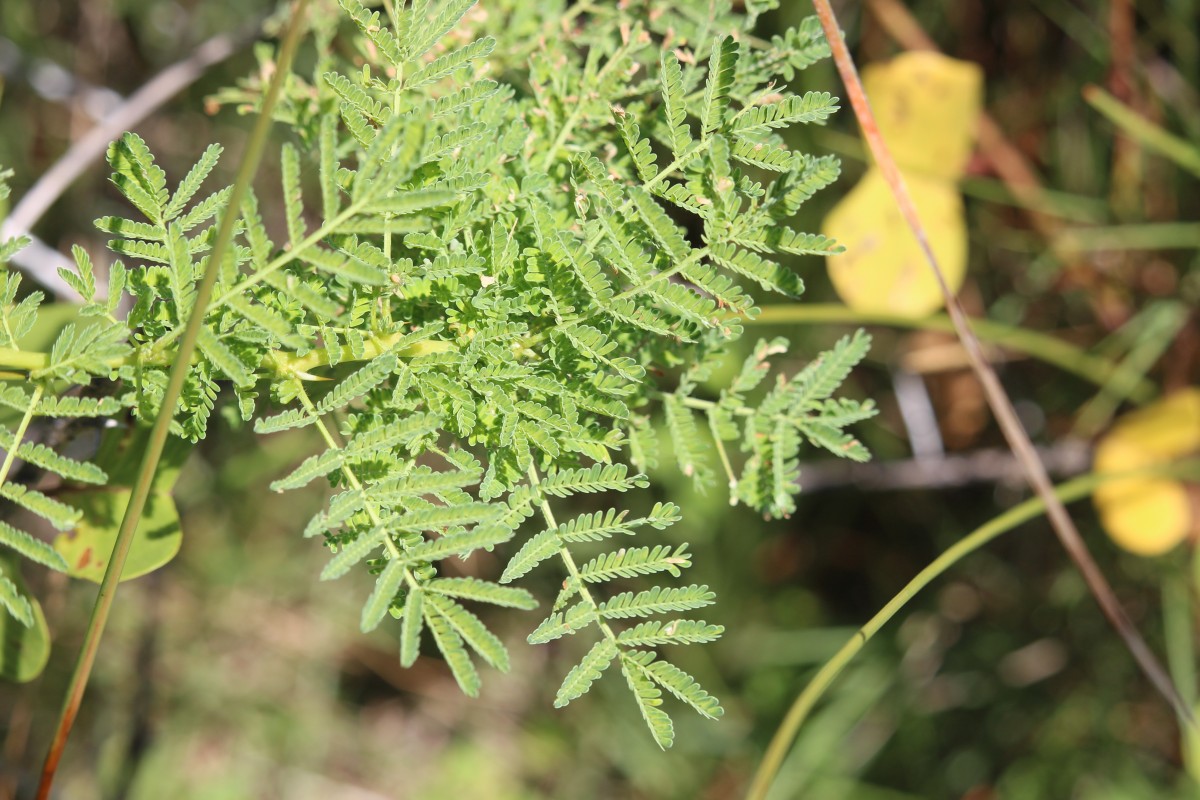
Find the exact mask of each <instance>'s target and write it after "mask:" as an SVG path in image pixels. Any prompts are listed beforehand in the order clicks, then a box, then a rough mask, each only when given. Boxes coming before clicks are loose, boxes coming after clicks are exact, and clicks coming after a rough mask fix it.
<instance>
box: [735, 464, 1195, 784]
mask: <svg viewBox="0 0 1200 800" xmlns="http://www.w3.org/2000/svg"><path fill="white" fill-rule="evenodd" d="M1148 474H1157V475H1163V476H1168V475H1169V476H1172V477H1195V476H1197V475H1200V462H1198V461H1189V462H1185V463H1182V464H1177V465H1175V466H1173V467H1167V468H1163V467H1157V468H1152V469H1142V470H1133V471H1129V472H1120V473H1105V474H1101V473H1094V472H1093V473H1089V474H1087V475H1083V476H1080V477H1078V478H1075V479H1074V480H1070V481H1067V482H1066V483H1063V484H1061V485H1059V486H1057V487H1055V490H1054V494H1055V496H1056V497H1057V498H1058V500H1059V501H1060V502H1062V503H1071V502H1074V501H1076V500H1079V499H1081V498H1084V497H1087V496H1088V495H1090V494H1092V492H1094V491H1095V490H1096V488H1097V487H1098V486H1100V484H1102V483H1104V482H1106V481H1110V480H1116V479H1119V478H1129V477H1134V476H1139V475H1148ZM1045 510H1046V503H1045V502H1044V501H1043V500H1042V499H1041V498H1037V497H1034V498H1030V499H1029V500H1026V501H1025V502H1023V503H1021V504H1020V505H1016V506H1013V507H1012V508H1010V509H1009V510H1008V511H1005V512H1004V513H1003V514H1001V515H999V516H998V517H995V518H993V519H992V520H991V521H989V522H987V523H986V524H984V525H982V526H980V527H979V528H976V529H975V530H974V531H972V532H971V533H969V534H967V535H966V536H965V537H963V538H962V539H960V540H959V541H957V542H955V543H954V544H953V545H951V546H950V547H949V548H948V549H947V550H946V551H945V552H944V553H942V554H941V555H940V556H938V557H937V558H936V559H935V560H934V561H933V562H932V563H931V564H930V565H929V566H927V567H925V569H923V570H921V571H920V572H919V573H917V575H916V577H914V578H913V579H912V580H911V581H909V582H908V584H907V585H906V586H905V587H904V588H903V589H901V590H900V591H899V592H898V593H897V594H896V596H895V597H893V598H892V599H891V600H889V601H888V603H887V605H885V606H884V607H883V608H881V609H880V610H879V612H878V613H877V614H876V615H875V616H873V617H871V619H870V620H869V621H868V622H867V624H865V625H863V626H862V627H861V628H859V630H858V632H857V633H855V634H854V636H852V637H851V638H850V640H849V641H848V642H846V644H844V645H842V648H841V649H840V650H838V651H837V652H836V653H835V654H834V655H833V657H832V658H830V659H829V660H828V661H826V662H825V664H824V666H822V667H821V669H820V670H819V671H818V672H817V674H816V675H815V676H814V677H813V679H812V680H811V681H809V683H808V685H807V686H805V687H804V691H802V692H801V693H800V695H799V696H798V697H797V698H796V700H795V702H793V703H792V707H791V708H790V709H788V713H787V716H786V717H784V719H783V722H782V723H780V725H779V728H778V729H777V730H776V731H775V736H774V737H773V738H772V739H771V743H770V745H769V746H768V747H767V752H766V755H765V756H763V760H762V762H761V763H760V764H759V766H758V771H757V772H756V773H755V775H754V780H753V782H752V783H751V785H750V790H749V792H748V793H747V794H746V798H747V800H765V798H766V797H767V792H768V791H769V790H770V788H771V784H772V783H773V782H774V780H775V777H776V776H777V775H778V773H779V769H780V767H782V766H783V762H784V759H785V758H786V757H787V754H788V752H789V751H790V750H791V748H792V743H793V742H795V740H796V734H797V733H798V732H799V731H800V726H801V725H803V724H804V721H805V720H806V719H807V718H808V715H809V713H810V712H811V711H812V709H813V707H814V706H815V705H816V704H817V701H818V700H820V699H821V697H822V696H823V695H824V694H825V691H826V690H827V689H828V688H829V687H830V685H831V684H832V683H833V681H834V680H835V679H836V678H837V677H838V675H840V674H841V672H842V670H843V669H845V667H846V665H847V664H849V663H850V661H851V660H853V659H854V657H855V656H856V655H858V652H859V651H860V650H862V649H863V647H865V646H866V644H867V642H869V641H870V640H871V639H872V638H873V637H874V636H875V634H876V633H878V632H879V631H880V629H881V628H883V626H884V625H886V624H887V623H888V622H890V621H891V619H892V618H893V617H895V616H896V614H897V613H899V611H900V609H902V608H904V606H906V605H907V604H908V602H909V601H910V600H912V599H913V597H915V596H916V595H917V593H918V592H920V591H921V590H922V589H924V588H925V587H926V586H928V585H929V584H930V583H932V582H933V580H934V579H935V578H937V577H939V576H940V575H942V574H943V573H944V572H946V571H947V570H948V569H950V568H951V567H952V566H954V565H955V564H957V563H958V562H959V561H961V560H962V559H963V558H964V557H966V556H968V555H970V554H971V553H974V552H975V551H976V550H978V549H980V548H981V547H983V546H984V545H986V544H987V543H988V542H990V541H992V540H993V539H995V538H996V537H998V536H1000V535H1001V534H1004V533H1007V532H1008V531H1011V530H1012V529H1013V528H1015V527H1017V526H1018V525H1020V524H1022V523H1024V522H1028V521H1029V520H1031V519H1034V518H1035V517H1038V516H1040V515H1041V514H1042V513H1043V512H1044V511H1045Z"/></svg>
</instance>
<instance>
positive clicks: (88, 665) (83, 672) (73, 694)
mask: <svg viewBox="0 0 1200 800" xmlns="http://www.w3.org/2000/svg"><path fill="white" fill-rule="evenodd" d="M307 7H308V0H296V2H295V5H294V6H293V11H292V15H291V19H290V21H289V23H288V29H287V33H286V34H285V36H284V40H283V45H282V47H281V48H280V53H279V60H278V63H277V64H276V68H275V75H274V77H273V78H272V79H271V84H270V87H269V88H268V89H267V94H266V96H265V97H264V98H263V105H262V112H261V116H259V118H258V121H257V122H256V123H255V125H254V129H253V130H252V132H251V134H250V139H249V142H248V144H247V146H246V151H245V154H244V155H243V157H242V163H241V166H240V167H239V169H238V174H237V179H236V180H235V182H234V185H233V191H232V192H231V194H230V196H229V203H228V205H227V206H226V208H225V213H224V215H223V216H222V218H221V226H220V228H219V229H218V231H217V236H216V240H215V241H214V242H213V247H212V252H211V253H210V255H209V259H208V267H207V269H206V270H205V272H204V276H203V278H201V280H200V283H199V285H198V286H197V287H196V299H195V305H194V306H193V307H192V311H191V315H190V316H189V318H188V323H187V328H186V330H185V332H184V334H183V338H182V339H181V340H180V343H179V351H178V353H177V354H176V356H175V363H174V366H173V367H172V368H171V373H170V376H169V377H168V379H167V387H166V390H165V391H164V393H163V399H162V407H161V408H160V409H159V412H158V416H157V417H155V419H154V425H153V427H152V428H151V430H150V436H149V439H148V441H147V443H146V449H145V450H144V451H143V452H142V460H141V464H140V465H139V467H138V472H137V476H136V478H135V479H134V483H133V489H132V493H131V494H130V497H129V505H128V506H127V507H126V509H125V516H124V517H123V518H122V520H121V527H120V529H119V530H118V532H117V538H116V542H114V544H113V551H112V555H111V556H110V557H109V562H108V569H106V570H105V572H104V579H103V581H102V582H101V584H100V592H99V594H98V595H97V596H96V604H95V606H94V607H93V608H92V616H91V619H90V620H89V622H88V628H87V632H86V634H85V636H84V640H83V646H82V647H81V648H80V651H79V659H78V661H76V663H75V670H74V672H73V673H72V674H71V682H70V684H69V686H68V688H67V694H66V698H65V699H64V702H63V709H62V714H61V716H60V717H59V721H58V727H57V729H56V730H55V733H54V738H53V740H52V741H51V744H50V749H49V751H48V752H47V754H46V762H45V764H44V766H43V767H42V779H41V784H40V785H39V786H38V793H37V797H38V800H48V798H49V797H50V788H51V786H52V784H53V783H54V775H55V773H56V772H57V770H58V764H59V761H60V760H61V758H62V754H63V749H64V748H65V747H66V743H67V737H68V736H69V735H70V732H71V726H72V724H73V723H74V721H75V716H76V714H78V712H79V704H80V702H81V701H82V700H83V693H84V690H85V689H86V688H87V682H88V677H89V676H90V675H91V672H92V665H93V664H94V663H95V660H96V651H97V649H98V648H99V645H100V638H101V637H102V636H103V634H104V627H105V624H106V623H107V622H108V614H109V611H110V609H111V608H112V603H113V599H114V597H115V596H116V592H117V585H118V584H119V583H120V580H121V571H122V570H123V569H124V567H125V559H126V556H128V554H129V547H130V545H131V544H132V542H133V534H134V532H135V531H136V530H137V526H138V522H139V521H140V520H141V515H142V510H143V509H144V507H145V505H146V499H147V498H148V497H149V495H150V487H151V485H152V483H153V481H154V474H155V472H156V471H157V469H158V462H159V459H160V457H161V456H162V452H163V447H164V446H165V444H166V441H167V435H168V433H169V431H170V426H171V421H172V419H174V417H175V404H176V403H177V402H178V400H179V395H180V392H181V391H182V389H183V384H184V380H185V379H186V377H187V373H188V370H189V369H190V368H191V361H192V355H193V354H194V353H195V349H196V339H197V337H198V336H199V334H200V328H201V327H202V326H203V325H204V318H205V316H206V314H207V311H208V303H209V300H210V299H211V298H212V293H213V287H214V286H215V284H216V280H217V276H218V274H219V273H220V270H221V263H222V261H223V260H224V257H225V253H226V252H227V251H228V249H229V247H230V244H231V243H232V241H233V233H234V229H235V227H236V224H237V219H238V214H239V210H240V209H241V207H242V199H243V198H244V197H245V195H246V192H247V191H248V190H249V187H250V184H251V182H252V181H253V180H254V175H255V173H256V172H257V171H258V163H259V161H260V159H261V158H262V153H263V148H264V147H265V145H266V140H267V133H268V131H269V130H270V127H271V111H272V109H273V108H274V106H275V103H276V101H277V100H278V99H279V94H280V91H281V90H282V88H283V84H284V81H286V80H287V76H288V75H289V74H290V72H291V65H292V60H293V58H294V57H295V55H296V49H297V48H298V46H299V44H300V35H301V32H302V31H303V30H304V16H305V11H306V10H307Z"/></svg>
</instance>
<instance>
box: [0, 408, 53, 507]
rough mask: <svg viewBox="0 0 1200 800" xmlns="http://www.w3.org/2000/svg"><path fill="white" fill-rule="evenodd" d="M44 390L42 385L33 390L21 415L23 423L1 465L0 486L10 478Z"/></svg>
mask: <svg viewBox="0 0 1200 800" xmlns="http://www.w3.org/2000/svg"><path fill="white" fill-rule="evenodd" d="M43 391H44V390H43V389H42V387H41V386H40V385H39V386H38V387H37V388H36V389H34V390H33V396H32V397H31V398H30V400H29V408H27V409H25V414H24V416H22V417H21V424H20V425H18V426H17V432H16V433H15V434H13V443H12V447H10V448H8V453H7V454H5V456H4V465H3V466H0V486H2V485H3V484H4V482H5V481H6V480H8V473H9V471H10V470H11V469H12V465H13V462H14V461H16V459H17V451H18V450H20V449H21V442H22V441H24V439H25V432H26V431H27V430H29V423H30V421H31V420H32V419H33V417H34V412H35V411H37V405H38V403H40V402H41V401H42V392H43Z"/></svg>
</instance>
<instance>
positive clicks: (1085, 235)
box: [1051, 222, 1200, 253]
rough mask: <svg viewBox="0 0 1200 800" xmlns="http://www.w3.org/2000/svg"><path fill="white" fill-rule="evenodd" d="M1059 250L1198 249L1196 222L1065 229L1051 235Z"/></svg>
mask: <svg viewBox="0 0 1200 800" xmlns="http://www.w3.org/2000/svg"><path fill="white" fill-rule="evenodd" d="M1051 246H1052V247H1053V248H1054V250H1055V251H1056V252H1059V253H1093V252H1096V251H1097V250H1195V249H1197V248H1200V224H1197V223H1195V222H1148V223H1145V224H1141V225H1111V226H1108V227H1104V228H1068V229H1067V230H1064V231H1063V232H1062V233H1060V234H1058V235H1057V236H1055V237H1054V241H1053V242H1051Z"/></svg>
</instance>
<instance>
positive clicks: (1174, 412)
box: [1095, 388, 1200, 556]
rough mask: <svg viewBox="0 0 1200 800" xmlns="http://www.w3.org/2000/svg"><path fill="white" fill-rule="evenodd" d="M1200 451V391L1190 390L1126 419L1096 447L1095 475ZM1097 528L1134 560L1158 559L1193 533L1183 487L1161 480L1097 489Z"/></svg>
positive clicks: (1111, 484)
mask: <svg viewBox="0 0 1200 800" xmlns="http://www.w3.org/2000/svg"><path fill="white" fill-rule="evenodd" d="M1197 451H1200V389H1197V388H1189V389H1185V390H1183V391H1181V392H1177V393H1175V394H1173V395H1171V396H1170V397H1167V398H1165V399H1163V400H1160V401H1158V402H1157V403H1154V404H1153V405H1150V406H1147V407H1146V408H1143V409H1140V410H1138V411H1135V412H1133V413H1131V414H1126V415H1125V416H1123V417H1121V419H1119V420H1118V421H1117V423H1116V424H1115V425H1113V427H1112V429H1111V430H1110V431H1109V432H1108V433H1107V434H1106V435H1105V436H1104V437H1103V438H1102V439H1101V440H1100V442H1099V443H1098V444H1097V445H1096V459H1095V469H1096V471H1097V472H1121V471H1126V470H1133V469H1140V468H1143V467H1149V466H1153V465H1155V464H1164V463H1168V462H1170V461H1173V460H1175V459H1178V458H1180V457H1183V456H1187V455H1190V454H1192V453H1195V452H1197ZM1095 503H1096V509H1097V511H1098V512H1099V514H1100V524H1101V525H1103V526H1104V530H1105V531H1106V532H1107V533H1108V535H1109V537H1110V538H1112V540H1113V541H1114V542H1116V543H1117V544H1118V545H1120V546H1121V547H1123V548H1124V549H1126V550H1128V551H1130V552H1131V553H1137V554H1138V555H1146V556H1152V555H1161V554H1162V553H1165V552H1167V551H1168V550H1170V549H1171V548H1173V547H1175V546H1176V545H1177V544H1179V543H1180V542H1182V541H1184V540H1185V539H1187V538H1188V537H1189V536H1192V535H1193V534H1194V533H1195V530H1196V524H1197V520H1196V519H1195V516H1194V513H1193V509H1192V504H1191V501H1190V498H1189V497H1188V490H1187V487H1186V486H1185V485H1184V484H1183V483H1182V482H1180V481H1175V480H1169V479H1163V478H1129V479H1125V480H1118V481H1110V482H1109V483H1106V484H1104V485H1102V486H1101V487H1100V488H1099V489H1097V491H1096V494H1095Z"/></svg>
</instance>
